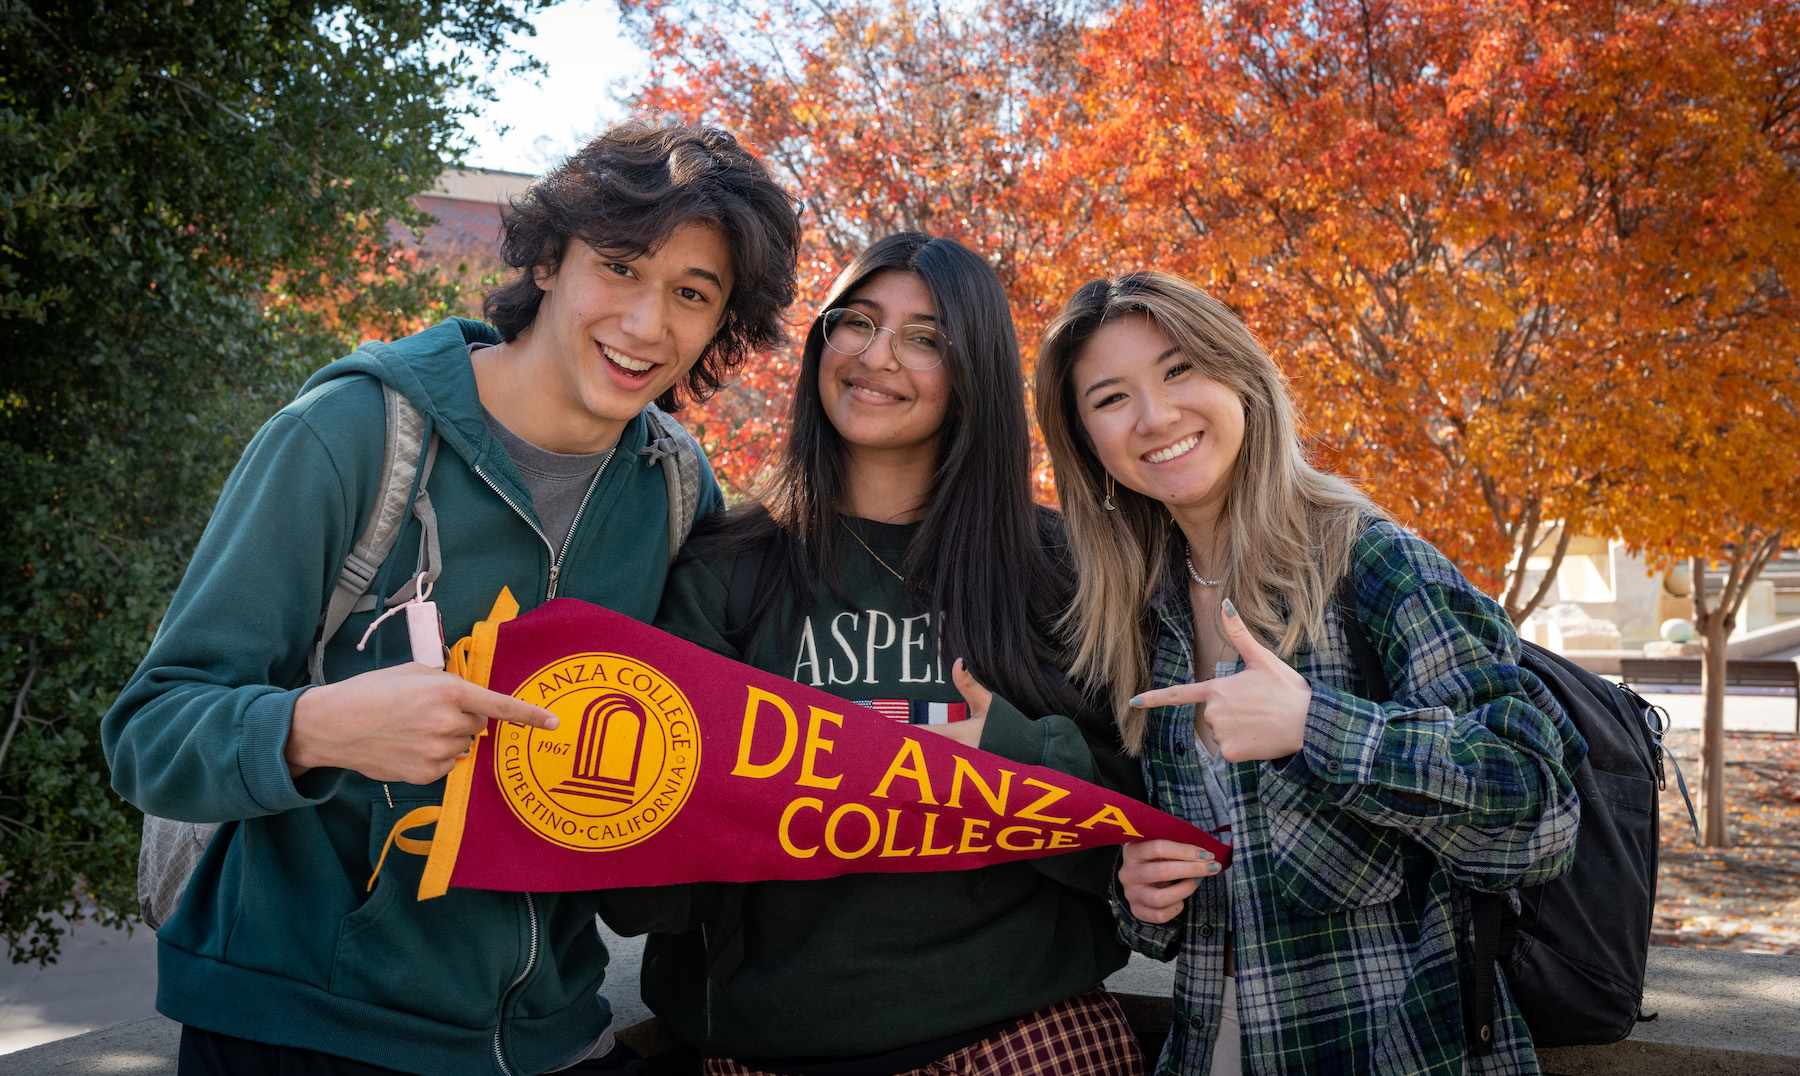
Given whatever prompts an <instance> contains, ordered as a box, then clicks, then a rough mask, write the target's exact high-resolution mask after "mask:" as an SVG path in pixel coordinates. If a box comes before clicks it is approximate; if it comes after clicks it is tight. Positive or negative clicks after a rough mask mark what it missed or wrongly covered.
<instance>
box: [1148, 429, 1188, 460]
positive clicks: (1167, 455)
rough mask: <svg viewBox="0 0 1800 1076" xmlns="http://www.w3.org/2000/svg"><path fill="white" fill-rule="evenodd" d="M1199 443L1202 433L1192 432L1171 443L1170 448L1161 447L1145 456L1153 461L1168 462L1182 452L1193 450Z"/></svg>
mask: <svg viewBox="0 0 1800 1076" xmlns="http://www.w3.org/2000/svg"><path fill="white" fill-rule="evenodd" d="M1199 443H1200V435H1199V434H1190V435H1188V436H1187V437H1183V438H1182V439H1181V440H1179V441H1177V442H1175V443H1174V444H1172V445H1170V446H1169V447H1168V448H1159V449H1157V450H1156V451H1155V452H1152V453H1150V454H1149V455H1147V456H1145V457H1144V458H1145V459H1147V460H1149V461H1150V462H1151V463H1167V462H1169V461H1170V460H1172V459H1174V458H1175V457H1177V456H1179V455H1181V454H1182V453H1184V452H1187V451H1189V450H1191V449H1192V448H1193V447H1194V446H1195V445H1197V444H1199Z"/></svg>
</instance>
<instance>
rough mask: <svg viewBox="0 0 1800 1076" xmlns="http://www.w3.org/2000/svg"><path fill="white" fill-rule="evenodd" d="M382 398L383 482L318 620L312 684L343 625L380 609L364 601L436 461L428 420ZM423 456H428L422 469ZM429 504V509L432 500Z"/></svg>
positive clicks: (393, 395) (398, 400)
mask: <svg viewBox="0 0 1800 1076" xmlns="http://www.w3.org/2000/svg"><path fill="white" fill-rule="evenodd" d="M381 394H382V397H383V399H384V400H385V401H386V403H387V433H386V438H385V444H384V445H383V448H382V457H381V479H380V481H379V483H378V485H377V487H376V491H377V492H376V499H375V508H374V510H373V511H371V512H370V513H369V521H368V523H366V524H364V526H363V531H362V535H361V536H360V537H358V538H357V539H356V543H355V544H354V545H353V546H351V547H350V555H349V556H347V557H345V558H344V566H343V567H342V568H341V569H339V570H338V578H337V585H336V586H335V587H334V588H332V591H331V597H330V598H329V599H328V600H327V601H326V604H325V612H324V615H322V616H321V617H320V618H319V634H318V637H317V638H316V639H315V640H314V643H313V651H312V660H311V661H310V662H309V670H310V672H311V676H312V682H313V683H315V684H322V683H324V682H325V644H326V643H327V642H329V641H330V640H331V637H332V636H333V635H336V634H337V631H338V629H339V628H341V627H343V626H344V621H346V620H348V619H350V614H351V613H353V612H356V611H357V610H358V609H362V610H365V611H366V610H369V609H373V608H374V607H375V604H376V601H375V599H374V597H373V596H369V597H368V599H367V600H365V597H364V596H365V595H368V593H369V588H370V587H371V586H373V585H374V584H375V573H376V572H378V571H380V570H381V565H382V562H383V561H385V560H387V555H388V553H390V552H391V551H392V550H393V548H394V542H395V541H396V540H397V539H398V538H399V537H400V528H401V527H403V526H405V525H406V517H407V514H408V512H407V509H408V504H407V498H408V497H410V496H411V495H412V492H413V489H414V487H415V486H417V488H418V489H419V491H420V493H423V492H424V488H425V483H424V480H423V478H422V477H421V473H423V474H424V475H426V476H429V474H430V467H431V464H433V463H435V462H436V461H437V437H436V435H433V436H432V438H431V445H430V450H429V452H427V451H426V445H425V428H426V425H427V424H426V421H425V416H424V415H422V414H420V413H419V409H418V408H416V407H414V406H413V405H412V401H410V400H408V399H407V398H406V397H405V396H402V395H401V394H400V393H399V391H397V390H396V389H395V388H394V387H393V386H391V385H386V384H383V385H382V386H381ZM421 455H424V456H425V459H424V461H423V465H421V461H420V456H421ZM426 504H427V506H429V504H430V501H429V499H427V500H426ZM431 521H432V523H433V524H435V523H436V522H437V516H436V513H432V514H431ZM427 546H429V547H431V551H432V552H433V553H435V552H436V551H437V550H436V547H437V528H436V526H435V525H434V526H431V527H429V528H428V533H427V535H426V538H425V541H424V542H422V543H421V549H422V550H423V549H424V548H425V547H427ZM408 585H409V586H410V583H409V584H408ZM400 600H401V601H405V600H406V599H405V598H401V599H400Z"/></svg>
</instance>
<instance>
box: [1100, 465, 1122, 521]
mask: <svg viewBox="0 0 1800 1076" xmlns="http://www.w3.org/2000/svg"><path fill="white" fill-rule="evenodd" d="M1116 489H1117V487H1115V486H1114V485H1113V476H1112V475H1111V474H1108V475H1107V476H1106V499H1105V500H1103V501H1101V502H1100V507H1102V508H1104V509H1106V510H1107V511H1108V512H1117V511H1118V510H1119V506H1118V505H1116V504H1114V503H1113V493H1114V492H1115V491H1116Z"/></svg>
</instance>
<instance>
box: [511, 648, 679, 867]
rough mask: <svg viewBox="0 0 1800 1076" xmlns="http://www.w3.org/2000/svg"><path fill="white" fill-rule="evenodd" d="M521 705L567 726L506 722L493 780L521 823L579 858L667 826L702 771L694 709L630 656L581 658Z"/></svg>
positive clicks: (536, 684) (522, 694)
mask: <svg viewBox="0 0 1800 1076" xmlns="http://www.w3.org/2000/svg"><path fill="white" fill-rule="evenodd" d="M513 695H514V696H515V697H517V698H521V699H524V700H525V701H526V702H529V703H532V704H533V705H536V706H542V707H543V708H544V709H546V710H549V711H550V712H551V713H553V714H555V715H556V716H557V717H558V718H559V719H560V721H559V722H558V724H557V726H556V728H555V729H554V730H553V731H549V732H546V731H545V730H543V729H540V728H535V727H533V726H530V725H520V724H515V723H513V722H501V724H500V730H499V737H498V739H497V741H496V742H495V745H494V775H495V776H496V777H497V778H498V779H499V782H500V790H501V793H502V794H503V795H504V796H505V798H506V802H507V805H508V806H510V807H511V808H512V810H513V814H515V815H517V816H518V817H519V821H521V822H523V823H525V824H526V825H527V826H529V827H531V829H533V830H535V831H536V832H537V833H538V834H540V835H541V836H542V837H543V838H544V839H545V840H547V841H554V842H555V843H557V844H560V845H562V846H563V847H565V848H574V849H576V850H578V851H604V850H606V849H610V848H625V847H627V846H629V845H633V844H636V843H638V842H639V841H641V840H644V839H645V838H647V837H649V836H650V835H651V834H653V833H655V832H656V831H657V830H659V829H661V828H662V827H664V826H666V825H668V823H669V820H670V819H672V818H674V817H675V814H676V812H677V811H680V810H681V805H682V804H684V803H686V802H687V797H688V793H689V792H690V791H692V789H693V787H694V777H695V775H696V774H697V773H698V772H699V770H700V730H699V728H698V726H697V725H696V724H695V721H694V710H693V707H691V706H689V705H688V700H687V697H686V696H685V695H683V694H682V693H681V690H680V689H679V688H677V687H676V686H675V684H674V683H673V682H672V681H670V680H669V678H668V677H666V676H664V675H663V674H662V673H660V672H658V671H656V670H655V669H654V668H652V667H650V666H649V665H646V664H644V663H643V662H641V661H638V660H637V659H635V658H628V657H625V656H624V655H621V654H573V655H570V656H569V657H566V658H562V659H560V660H558V661H555V662H552V663H551V664H549V665H546V666H544V667H543V668H542V669H539V670H538V671H537V672H536V673H533V674H532V675H531V676H528V677H526V678H525V681H524V682H523V683H521V684H520V685H519V688H518V690H517V691H514V692H513Z"/></svg>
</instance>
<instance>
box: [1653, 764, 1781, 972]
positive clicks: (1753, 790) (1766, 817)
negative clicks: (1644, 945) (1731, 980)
mask: <svg viewBox="0 0 1800 1076" xmlns="http://www.w3.org/2000/svg"><path fill="white" fill-rule="evenodd" d="M1663 742H1664V743H1665V744H1666V745H1667V746H1668V748H1669V752H1670V754H1671V755H1673V756H1674V758H1675V759H1676V760H1677V761H1678V762H1680V763H1681V769H1682V772H1683V773H1685V774H1686V775H1687V779H1688V787H1689V790H1690V791H1691V790H1692V788H1693V785H1694V783H1695V782H1696V781H1698V780H1699V777H1700V731H1699V730H1698V729H1675V730H1672V731H1670V732H1669V734H1668V735H1667V736H1666V737H1665V738H1664V741H1663ZM1725 811H1726V814H1727V816H1728V819H1729V821H1728V826H1729V831H1730V835H1731V844H1732V846H1731V847H1730V848H1700V847H1699V846H1697V845H1696V844H1695V843H1694V830H1693V827H1692V825H1691V824H1690V823H1689V822H1688V815H1687V807H1686V805H1685V804H1683V803H1682V801H1681V792H1680V790H1679V789H1678V788H1677V787H1676V784H1675V773H1674V771H1673V770H1670V772H1669V787H1668V788H1667V790H1665V791H1664V792H1663V794H1662V865H1661V869H1660V871H1659V873H1658V877H1657V887H1656V922H1655V924H1654V926H1653V928H1652V930H1651V934H1650V942H1651V944H1652V945H1674V946H1682V947H1685V948H1692V949H1735V950H1739V951H1742V952H1752V953H1789V954H1800V739H1796V737H1795V736H1794V735H1793V734H1792V733H1785V732H1729V731H1728V732H1726V734H1725Z"/></svg>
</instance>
